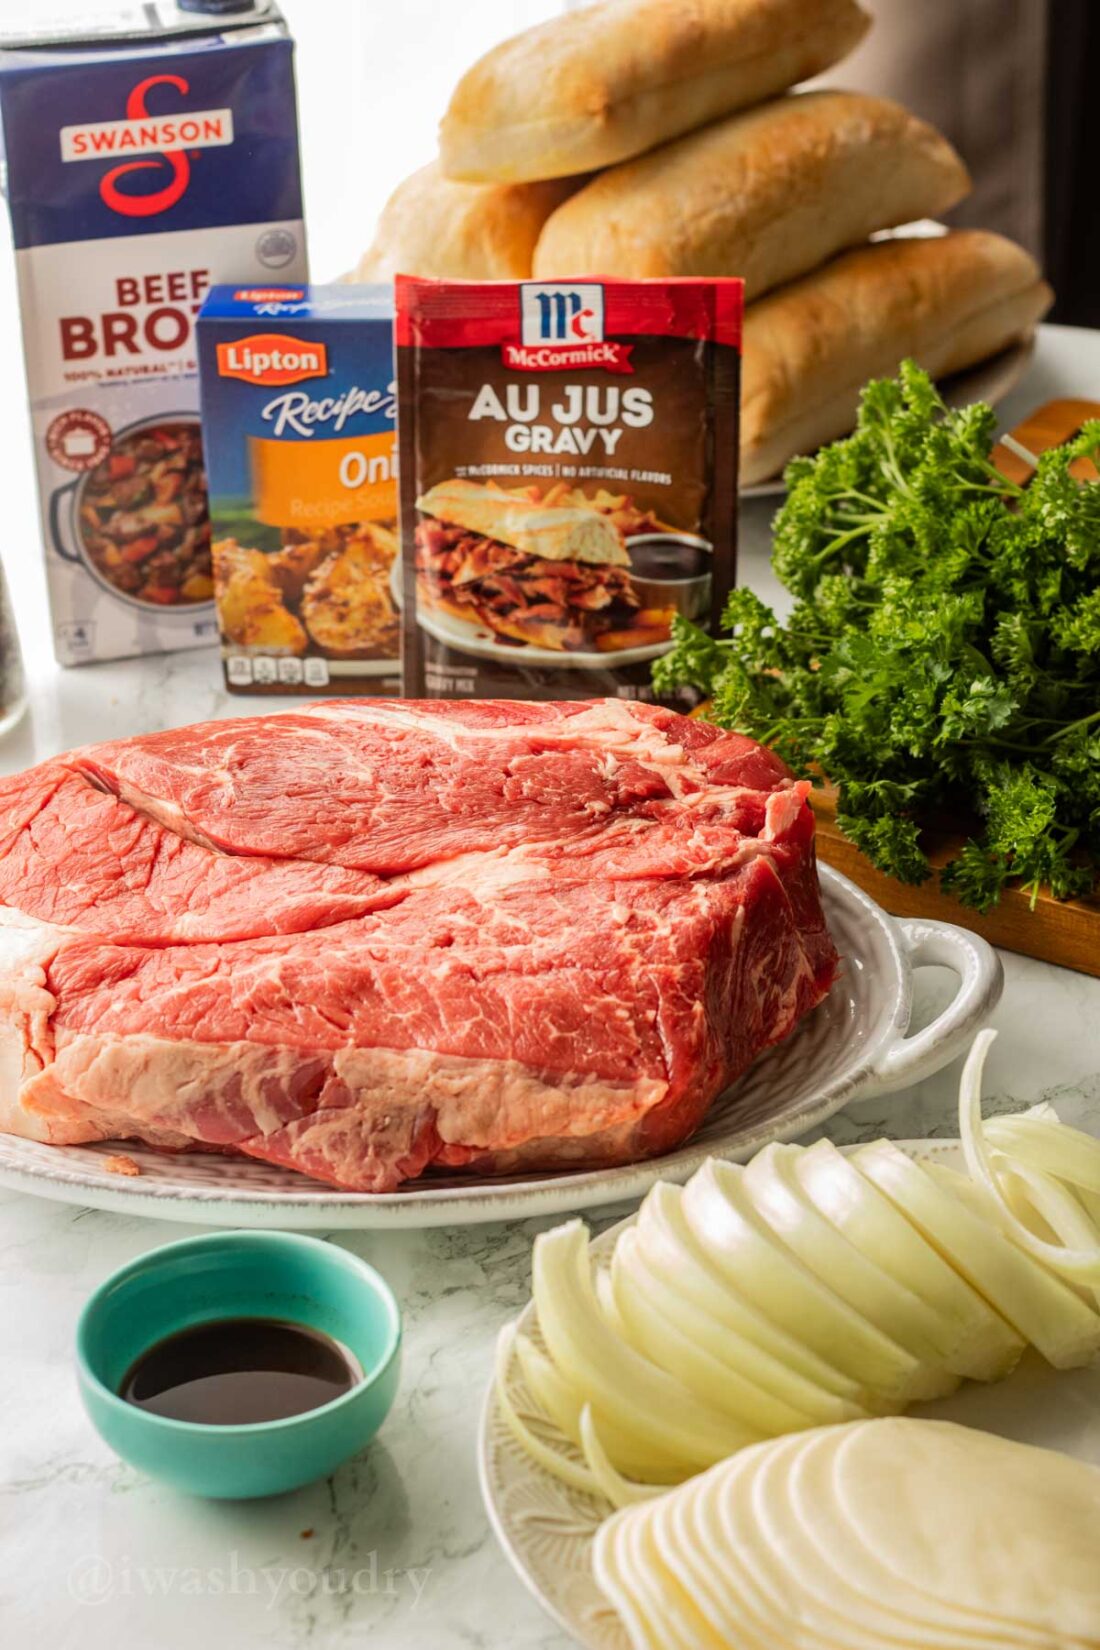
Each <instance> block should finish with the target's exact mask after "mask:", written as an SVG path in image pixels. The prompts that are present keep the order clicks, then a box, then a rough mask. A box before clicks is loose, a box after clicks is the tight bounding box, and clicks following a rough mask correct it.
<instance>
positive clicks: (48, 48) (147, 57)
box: [0, 0, 306, 664]
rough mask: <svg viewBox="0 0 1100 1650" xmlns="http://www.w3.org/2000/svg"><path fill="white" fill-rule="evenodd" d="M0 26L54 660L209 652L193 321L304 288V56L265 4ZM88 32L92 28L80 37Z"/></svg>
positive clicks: (210, 591) (210, 588)
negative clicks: (258, 289) (219, 291)
mask: <svg viewBox="0 0 1100 1650" xmlns="http://www.w3.org/2000/svg"><path fill="white" fill-rule="evenodd" d="M86 25H87V20H86V19H84V20H83V21H82V20H81V19H79V18H78V19H75V20H73V21H72V22H71V23H64V22H63V23H61V24H59V25H58V26H57V27H56V28H53V29H50V28H41V29H40V28H38V27H37V25H32V26H30V27H29V28H27V29H25V30H23V31H22V32H21V33H19V34H11V33H5V32H3V31H0V115H2V118H3V130H4V147H5V157H6V163H7V195H8V201H9V206H10V209H11V217H12V227H13V233H14V240H15V249H16V251H15V256H16V269H17V275H18V281H19V294H20V307H21V311H22V318H23V339H24V348H25V354H26V362H27V380H28V388H29V396H30V404H31V420H32V426H33V436H34V448H35V460H36V464H37V469H38V482H39V495H40V499H41V510H42V531H43V539H44V545H45V555H46V567H47V573H48V582H49V590H50V604H51V610H52V615H53V632H54V647H55V651H56V653H57V657H58V659H59V660H60V661H61V663H62V664H82V663H84V662H86V661H91V660H95V659H114V658H123V657H126V656H127V655H131V654H140V653H156V652H161V651H165V650H170V649H173V648H181V647H193V646H196V645H198V644H200V643H204V642H212V641H214V640H215V639H216V635H217V629H216V624H215V619H214V603H213V597H214V583H213V569H212V566H211V554H210V524H209V520H208V516H207V506H206V475H205V468H204V464H203V450H202V439H201V432H200V426H199V396H198V366H197V361H196V351H195V316H196V315H197V313H198V310H199V307H200V305H201V304H202V301H203V298H204V297H205V295H206V293H207V291H208V289H209V288H210V286H211V285H212V284H213V283H214V282H216V281H218V280H223V279H237V280H241V281H248V280H270V279H271V278H272V272H273V271H277V272H278V279H280V280H283V281H285V280H288V279H290V280H302V279H304V278H305V275H306V256H305V235H304V228H303V223H302V198H301V182H300V177H299V165H298V130H297V116H296V111H295V95H294V68H293V47H292V44H291V41H290V39H289V37H288V36H287V33H286V30H285V27H284V26H283V24H282V21H281V19H280V17H279V13H278V11H277V10H276V8H275V7H274V6H273V5H268V4H264V3H262V0H258V3H257V4H254V5H252V6H248V5H243V6H241V7H240V8H238V9H237V10H236V11H234V12H233V13H232V15H230V16H227V17H219V18H217V19H214V18H211V17H209V16H203V15H201V13H199V12H197V11H196V12H184V11H176V9H175V8H171V15H170V16H167V15H166V13H165V11H164V9H163V8H157V7H153V6H149V7H146V8H144V9H143V10H142V11H141V12H136V11H133V10H130V11H128V12H124V13H120V14H119V15H118V16H117V18H114V19H112V18H110V17H109V16H108V17H106V18H104V19H102V20H97V21H96V23H95V25H94V26H93V27H91V28H87V27H86ZM82 29H84V31H85V32H84V33H82V32H81V31H82Z"/></svg>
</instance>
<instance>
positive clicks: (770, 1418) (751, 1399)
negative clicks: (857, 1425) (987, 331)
mask: <svg viewBox="0 0 1100 1650" xmlns="http://www.w3.org/2000/svg"><path fill="white" fill-rule="evenodd" d="M638 1244H639V1239H638V1233H637V1231H636V1230H635V1229H634V1228H633V1227H630V1228H628V1230H627V1231H625V1232H623V1233H622V1234H621V1235H620V1237H619V1241H618V1242H617V1243H616V1245H615V1258H614V1261H613V1264H612V1273H611V1276H612V1283H613V1286H614V1290H615V1298H616V1300H617V1301H618V1304H619V1310H620V1313H621V1315H622V1319H623V1322H624V1323H625V1325H626V1330H627V1335H628V1336H629V1339H630V1342H631V1344H632V1345H633V1346H635V1347H637V1349H638V1351H639V1352H642V1353H644V1354H645V1356H646V1357H647V1358H651V1359H652V1361H653V1362H654V1363H655V1364H659V1365H660V1366H661V1368H662V1369H667V1370H668V1372H669V1374H670V1375H674V1376H675V1377H676V1379H677V1380H678V1381H682V1382H683V1383H684V1385H685V1386H686V1387H688V1388H690V1390H691V1391H692V1392H694V1393H695V1394H696V1395H697V1396H698V1397H700V1398H702V1399H703V1400H704V1401H705V1402H706V1403H708V1404H713V1406H714V1408H715V1409H718V1410H721V1411H722V1413H723V1414H724V1415H729V1416H730V1417H731V1418H732V1419H733V1420H735V1421H739V1422H740V1423H741V1424H742V1425H744V1426H746V1427H749V1428H751V1429H752V1430H753V1431H754V1432H755V1433H756V1434H757V1436H758V1437H761V1438H773V1437H775V1436H776V1435H777V1434H779V1433H783V1432H798V1431H801V1430H802V1428H804V1427H810V1426H813V1424H814V1422H813V1419H812V1417H811V1416H810V1415H808V1414H807V1413H806V1412H805V1411H804V1410H798V1409H794V1408H792V1406H791V1405H790V1404H788V1403H785V1402H784V1401H783V1400H782V1399H781V1398H778V1397H776V1396H774V1395H773V1394H772V1393H770V1392H769V1391H768V1390H767V1388H766V1387H765V1386H762V1385H758V1384H757V1383H755V1382H754V1381H753V1380H751V1379H750V1378H749V1376H748V1375H747V1373H746V1371H745V1370H744V1368H743V1367H742V1368H741V1369H739V1368H737V1366H736V1364H735V1363H733V1362H726V1361H724V1360H722V1359H720V1358H718V1357H715V1355H714V1354H713V1353H712V1352H711V1351H709V1350H708V1348H707V1347H706V1346H705V1345H703V1344H702V1343H701V1342H699V1341H696V1340H694V1339H693V1338H692V1337H691V1336H690V1335H687V1334H685V1333H684V1331H683V1330H682V1329H680V1328H678V1327H677V1325H676V1323H675V1322H673V1321H672V1319H671V1318H669V1317H668V1315H667V1313H666V1311H665V1306H666V1303H665V1302H664V1301H663V1300H662V1299H661V1291H660V1286H659V1285H658V1286H657V1287H656V1288H654V1286H653V1284H652V1283H651V1282H650V1280H649V1279H648V1277H647V1275H646V1272H645V1268H644V1265H642V1264H641V1256H640V1252H639V1248H638Z"/></svg>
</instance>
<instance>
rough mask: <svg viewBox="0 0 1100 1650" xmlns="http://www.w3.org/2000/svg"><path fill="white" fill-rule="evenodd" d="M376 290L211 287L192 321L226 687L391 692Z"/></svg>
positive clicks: (385, 380) (391, 614) (388, 302)
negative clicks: (195, 330)
mask: <svg viewBox="0 0 1100 1650" xmlns="http://www.w3.org/2000/svg"><path fill="white" fill-rule="evenodd" d="M392 313H393V306H392V298H391V295H390V290H389V288H388V287H381V286H358V287H357V286H350V285H340V286H334V287H327V288H326V287H320V286H299V287H231V286H223V287H216V288H215V289H214V290H213V291H212V292H211V294H210V296H209V298H208V299H207V301H206V303H205V304H204V305H203V308H202V312H201V314H200V316H199V327H198V331H199V367H200V375H201V381H202V411H203V436H204V442H205V447H206V461H207V473H208V477H209V486H210V514H211V521H212V526H213V561H214V582H215V593H216V597H217V607H218V623H219V626H220V629H221V637H222V655H223V658H224V661H225V678H226V684H227V686H228V687H229V688H230V690H231V691H234V692H241V693H322V694H324V693H331V692H333V691H338V692H340V693H392V692H395V691H397V689H398V686H399V680H398V652H399V645H398V644H399V636H398V613H397V607H396V604H395V600H394V578H395V576H396V575H395V567H394V564H395V560H396V557H397V533H396V522H397V472H396V460H395V442H396V425H395V399H394V385H393V363H392V330H393V329H392Z"/></svg>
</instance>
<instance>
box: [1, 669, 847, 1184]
mask: <svg viewBox="0 0 1100 1650" xmlns="http://www.w3.org/2000/svg"><path fill="white" fill-rule="evenodd" d="M805 793H806V786H805V785H803V784H798V783H796V782H795V781H794V780H793V779H792V778H791V776H790V774H789V773H788V772H787V771H786V769H785V768H784V767H783V765H782V764H781V763H780V762H779V761H778V760H777V759H776V758H775V757H774V756H772V755H771V754H770V753H769V752H768V751H766V750H764V749H762V747H761V746H759V745H757V744H755V743H754V742H753V741H752V740H750V739H745V738H742V737H740V736H738V735H736V734H729V733H722V732H720V731H719V730H718V729H716V728H713V727H710V726H708V725H707V724H706V723H702V722H693V721H689V720H686V719H685V718H683V717H680V716H675V715H673V714H672V713H671V712H670V711H666V710H661V709H657V708H654V707H652V706H648V705H638V704H626V703H623V702H620V701H616V700H597V701H594V702H590V703H557V704H534V703H533V704H526V703H524V704H519V703H515V704H513V703H505V702H482V703H478V702H471V703H445V702H432V703H418V702H413V701H407V702H405V701H399V700H394V701H375V702H373V703H367V702H365V701H361V700H358V701H346V702H340V701H337V702H335V703H331V704H321V705H317V706H315V707H312V708H311V709H309V710H305V711H295V712H290V713H286V714H282V715H274V716H267V717H262V718H249V719H242V720H236V721H226V722H211V723H204V724H200V725H199V726H196V727H190V728H180V729H176V730H173V731H170V732H166V733H155V734H150V735H148V736H147V737H144V738H139V739H127V740H122V741H119V742H118V743H115V744H106V745H97V746H92V747H89V748H87V749H84V750H79V751H74V752H72V753H70V754H69V755H67V756H64V757H60V758H58V759H57V760H56V761H52V762H47V763H44V764H43V765H42V766H41V767H38V768H34V769H32V770H31V771H30V772H28V773H23V774H19V775H16V776H15V777H13V778H9V779H6V780H4V781H3V782H2V783H0V901H2V902H3V909H0V923H2V925H3V926H2V930H0V948H2V952H0V954H2V964H0V995H2V998H3V1016H2V1025H3V1032H2V1036H0V1085H2V1086H0V1128H2V1129H4V1130H6V1131H8V1132H10V1133H13V1134H20V1135H26V1136H30V1137H31V1138H34V1139H38V1140H43V1141H49V1142H54V1143H74V1142H80V1141H95V1140H105V1139H130V1140H142V1141H146V1142H148V1143H150V1144H151V1145H154V1146H163V1147H168V1148H173V1149H179V1148H182V1147H188V1146H197V1147H202V1148H206V1149H214V1150H220V1151H227V1152H238V1153H244V1154H246V1155H247V1156H249V1157H256V1158H263V1159H265V1160H267V1161H269V1162H272V1163H279V1164H285V1165H286V1166H287V1167H288V1168H293V1169H298V1170H301V1171H302V1172H303V1173H305V1174H310V1175H315V1176H317V1177H319V1178H320V1179H322V1180H326V1181H331V1182H333V1183H334V1184H336V1185H338V1186H344V1187H349V1188H352V1189H356V1190H361V1191H387V1190H390V1189H392V1188H394V1187H396V1186H398V1185H399V1184H400V1183H401V1182H402V1181H404V1180H408V1179H410V1178H412V1177H414V1176H416V1175H419V1174H421V1173H422V1172H423V1171H424V1170H425V1169H428V1168H429V1167H431V1166H439V1167H443V1168H447V1169H451V1170H453V1169H458V1168H469V1169H473V1170H477V1171H480V1172H483V1173H508V1172H514V1171H516V1170H520V1169H523V1170H528V1169H554V1168H578V1169H579V1168H587V1167H592V1166H597V1165H604V1164H615V1163H623V1162H626V1161H630V1160H633V1159H636V1158H640V1157H644V1156H647V1155H651V1154H654V1153H658V1152H662V1151H666V1150H667V1149H669V1148H670V1147H673V1146H675V1145H677V1144H678V1143H679V1142H680V1141H682V1140H684V1139H685V1137H686V1136H687V1135H689V1134H690V1133H691V1132H692V1130H693V1129H695V1128H696V1127H697V1125H698V1124H699V1122H700V1120H701V1119H702V1117H703V1115H704V1113H705V1112H706V1110H707V1107H708V1106H709V1105H710V1103H711V1101H712V1100H713V1099H714V1098H715V1096H716V1095H717V1094H719V1093H720V1092H721V1090H722V1089H723V1088H724V1087H725V1086H726V1085H727V1084H728V1083H730V1082H731V1081H732V1080H733V1079H734V1078H736V1077H737V1076H738V1075H739V1074H740V1073H741V1072H743V1071H744V1070H745V1068H746V1066H748V1064H749V1063H750V1061H751V1060H752V1059H753V1058H754V1057H755V1056H756V1055H757V1054H758V1053H759V1052H760V1050H761V1049H763V1048H766V1047H767V1046H768V1045H769V1044H771V1043H774V1042H776V1041H778V1040H779V1039H780V1038H782V1037H785V1036H786V1035H787V1034H788V1033H789V1032H790V1031H791V1030H792V1028H793V1027H794V1026H795V1025H796V1024H797V1022H798V1020H799V1019H800V1018H801V1017H802V1015H804V1014H805V1013H806V1012H807V1011H808V1010H809V1009H811V1008H812V1007H813V1006H814V1004H815V1003H817V1002H818V1001H819V1000H820V999H821V997H822V996H823V995H824V993H825V992H826V990H827V989H828V987H829V984H830V981H831V979H832V977H833V972H834V969H835V965H836V953H835V951H834V949H833V946H832V943H831V941H830V939H829V936H828V933H827V931H826V929H825V925H824V920H823V917H822V913H821V906H820V903H819V897H818V887H817V877H816V871H815V864H814V851H813V821H812V816H811V813H810V809H809V806H808V804H807V802H806V794H805Z"/></svg>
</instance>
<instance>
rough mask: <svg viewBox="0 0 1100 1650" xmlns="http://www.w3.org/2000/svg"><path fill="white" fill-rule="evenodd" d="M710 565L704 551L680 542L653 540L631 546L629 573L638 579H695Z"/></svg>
mask: <svg viewBox="0 0 1100 1650" xmlns="http://www.w3.org/2000/svg"><path fill="white" fill-rule="evenodd" d="M710 564H711V558H710V556H709V554H708V553H707V551H706V550H704V549H702V547H701V546H700V545H698V544H685V543H684V542H683V540H682V539H652V540H651V541H650V542H649V543H648V544H632V545H631V546H630V571H631V572H632V573H633V574H634V577H635V578H637V579H697V578H698V577H699V575H700V574H701V573H705V572H706V571H707V569H708V568H709V567H710Z"/></svg>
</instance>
